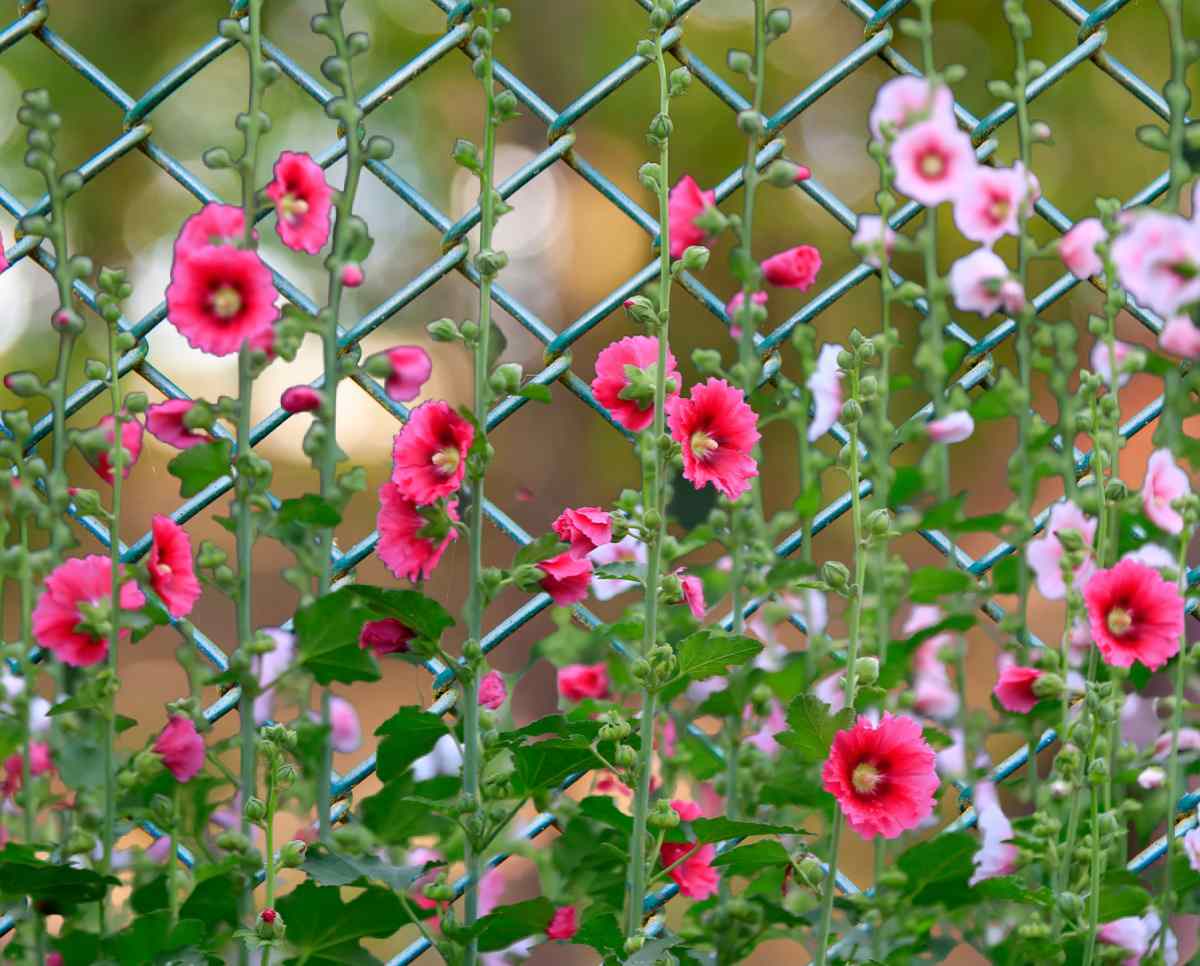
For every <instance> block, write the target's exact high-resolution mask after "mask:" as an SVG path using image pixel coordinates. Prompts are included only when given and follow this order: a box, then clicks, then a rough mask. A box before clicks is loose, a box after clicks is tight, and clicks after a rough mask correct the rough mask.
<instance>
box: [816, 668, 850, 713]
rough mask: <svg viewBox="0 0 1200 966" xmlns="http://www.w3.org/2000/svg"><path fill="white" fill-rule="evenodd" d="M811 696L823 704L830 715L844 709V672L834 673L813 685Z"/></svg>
mask: <svg viewBox="0 0 1200 966" xmlns="http://www.w3.org/2000/svg"><path fill="white" fill-rule="evenodd" d="M813 694H815V695H816V696H817V697H818V698H820V699H821V700H822V701H824V702H825V704H826V705H828V707H829V712H830V714H837V713H838V712H839V711H841V710H842V708H844V707H846V672H845V671H835V672H834V673H833V674H830V675H827V676H826V677H823V678H822V679H821V680H820V681H818V682H817V683H816V684H815V685H813Z"/></svg>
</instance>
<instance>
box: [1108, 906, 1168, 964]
mask: <svg viewBox="0 0 1200 966" xmlns="http://www.w3.org/2000/svg"><path fill="white" fill-rule="evenodd" d="M1162 932H1164V930H1163V927H1162V920H1161V919H1160V918H1159V916H1158V914H1157V913H1156V912H1154V911H1153V910H1151V911H1150V912H1147V913H1146V914H1145V915H1144V916H1123V917H1122V918H1120V919H1114V920H1112V921H1111V922H1106V923H1103V924H1102V925H1101V926H1100V928H1099V929H1098V930H1097V931H1096V939H1097V940H1099V941H1100V942H1101V943H1103V944H1104V945H1106V946H1119V947H1120V948H1121V949H1123V950H1125V951H1126V952H1127V953H1129V955H1128V956H1127V957H1126V958H1125V959H1123V960H1121V962H1122V964H1123V966H1138V964H1139V963H1141V962H1142V961H1143V960H1144V959H1146V958H1147V957H1149V956H1151V955H1152V954H1153V953H1155V952H1156V951H1157V950H1158V945H1159V935H1160V933H1162ZM1165 932H1166V944H1165V946H1164V948H1163V960H1162V961H1163V962H1164V963H1166V964H1167V966H1175V964H1176V963H1177V962H1178V961H1179V954H1178V948H1177V945H1176V940H1175V935H1174V933H1172V932H1171V930H1170V929H1167V930H1165Z"/></svg>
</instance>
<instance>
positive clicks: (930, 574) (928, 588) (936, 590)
mask: <svg viewBox="0 0 1200 966" xmlns="http://www.w3.org/2000/svg"><path fill="white" fill-rule="evenodd" d="M970 586H971V576H970V574H967V573H964V572H963V571H961V570H944V569H943V568H941V567H922V568H921V569H920V570H917V571H915V572H914V573H913V575H912V576H911V577H910V578H909V584H908V599H909V600H910V601H913V602H914V603H918V604H931V603H933V602H934V601H936V600H938V599H939V598H942V597H945V596H948V595H950V594H962V593H965V592H966V591H967V590H968V589H969V588H970Z"/></svg>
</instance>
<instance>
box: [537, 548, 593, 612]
mask: <svg viewBox="0 0 1200 966" xmlns="http://www.w3.org/2000/svg"><path fill="white" fill-rule="evenodd" d="M538 569H540V570H541V571H542V575H543V576H542V579H541V581H540V586H541V588H542V590H544V591H545V592H546V593H547V594H549V595H550V598H551V599H552V600H553V601H554V603H556V604H558V605H559V606H560V607H565V606H566V605H567V604H577V603H579V602H580V601H581V600H584V599H585V598H586V597H587V595H588V584H589V583H590V582H591V579H592V562H591V561H590V560H588V558H587V557H576V556H575V555H574V554H572V553H571V552H570V551H567V552H566V553H560V554H559V555H558V556H557V557H551V558H550V559H549V560H540V561H538Z"/></svg>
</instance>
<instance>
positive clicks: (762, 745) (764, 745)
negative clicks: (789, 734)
mask: <svg viewBox="0 0 1200 966" xmlns="http://www.w3.org/2000/svg"><path fill="white" fill-rule="evenodd" d="M746 710H747V711H749V710H750V709H749V708H747V709H746ZM787 727H788V723H787V715H786V714H784V711H783V705H781V704H780V703H779V702H778V701H776V700H775V699H774V698H772V699H771V710H770V713H769V714H768V715H767V718H766V720H765V721H764V722H763V724H762V727H761V728H759V729H758V731H756V732H754V734H752V735H748V736H747V737H746V738H745V739H744V740H745V742H746V743H747V744H751V745H754V747H755V748H757V749H758V750H759V751H761V752H762V753H763V754H764V755H766V756H767V757H768V758H774V757H775V756H776V755H778V754H779V749H780V744H779V742H778V741H776V740H775V736H776V735H777V734H779V733H780V732H781V731H787Z"/></svg>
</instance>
